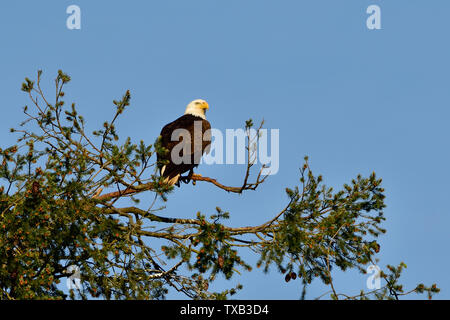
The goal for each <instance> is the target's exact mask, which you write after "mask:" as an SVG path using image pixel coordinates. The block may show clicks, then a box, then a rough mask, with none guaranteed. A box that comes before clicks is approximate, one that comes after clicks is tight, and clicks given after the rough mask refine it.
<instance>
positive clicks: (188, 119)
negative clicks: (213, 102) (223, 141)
mask: <svg viewBox="0 0 450 320" xmlns="http://www.w3.org/2000/svg"><path fill="white" fill-rule="evenodd" d="M177 129H184V130H187V131H186V132H189V136H190V141H184V139H183V133H182V132H181V131H180V132H181V133H180V135H179V136H178V135H176V134H175V135H174V137H172V134H173V133H174V132H175V133H176V130H177ZM210 129H211V125H210V124H209V122H208V121H207V120H205V119H202V118H201V117H198V116H194V115H191V114H185V115H183V116H181V117H179V118H178V119H176V120H175V121H172V122H171V123H169V124H167V125H165V126H164V128H162V130H161V134H160V136H161V145H162V146H163V147H164V148H165V149H167V150H168V152H167V153H166V154H164V155H162V154H158V164H159V169H160V173H161V176H162V177H165V178H166V182H168V183H169V184H175V183H177V182H178V179H179V177H180V175H181V174H183V173H185V172H188V171H189V174H192V170H193V169H194V168H195V167H197V166H198V164H199V163H200V159H201V157H202V155H203V153H204V152H205V151H206V152H209V148H210V145H211V130H210ZM194 130H197V132H194ZM172 140H174V141H172ZM179 144H180V145H179ZM177 145H178V146H177ZM183 147H185V148H183ZM174 148H176V149H175V150H174ZM172 150H174V153H172ZM183 150H185V151H186V150H188V152H189V154H187V155H185V154H184V153H183ZM180 158H183V161H181V163H180ZM164 160H166V161H164ZM186 160H187V161H186ZM167 161H168V163H167V164H164V163H163V162H167Z"/></svg>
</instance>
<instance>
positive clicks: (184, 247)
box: [0, 71, 439, 299]
mask: <svg viewBox="0 0 450 320" xmlns="http://www.w3.org/2000/svg"><path fill="white" fill-rule="evenodd" d="M41 76H42V72H41V71H38V74H37V79H36V81H32V80H30V79H28V78H26V79H25V82H24V83H23V84H22V90H23V91H24V92H25V93H26V94H28V96H29V99H30V101H31V103H32V104H31V107H27V106H26V107H25V108H24V114H25V116H26V119H25V121H24V122H23V123H21V124H20V127H19V128H18V129H11V131H12V132H14V133H17V134H19V138H18V140H17V144H16V145H14V146H11V147H8V148H6V149H0V161H1V167H0V181H1V185H0V214H1V216H0V229H1V233H0V263H1V268H0V289H1V290H0V297H1V298H2V299H67V298H72V299H76V298H82V299H89V298H93V297H99V298H104V299H163V298H164V297H165V295H166V294H167V292H168V290H177V291H179V292H182V293H183V294H184V295H185V296H186V297H187V298H192V299H226V298H228V297H230V296H231V295H233V294H235V293H236V292H237V290H239V289H241V288H242V286H241V285H238V286H236V287H231V288H229V289H228V290H225V291H223V292H212V291H210V283H212V282H213V281H214V279H215V277H216V276H217V275H218V274H222V275H224V276H225V278H226V279H230V278H231V277H232V276H233V275H234V274H235V273H236V272H239V270H241V271H242V270H245V271H247V272H251V271H252V266H250V265H249V264H248V263H246V262H245V261H244V260H243V259H242V257H241V256H240V251H241V250H242V249H243V248H249V249H251V250H252V251H253V252H254V253H255V254H256V255H257V256H258V257H259V260H258V262H257V264H256V267H258V268H259V267H262V268H263V270H265V271H268V270H269V267H270V266H271V265H274V266H276V267H277V268H278V270H279V271H280V272H282V273H284V274H285V276H284V277H285V280H286V281H294V280H295V281H298V283H299V285H301V286H303V295H304V294H305V292H306V291H305V290H306V288H307V286H308V284H310V283H311V281H313V280H314V279H316V278H319V279H320V280H321V281H322V282H323V283H325V284H327V285H329V286H330V288H331V292H332V293H331V296H330V297H331V298H333V299H341V298H344V299H368V298H376V299H398V298H399V297H400V296H402V295H406V294H409V293H413V292H416V293H427V294H428V297H429V298H431V296H432V295H433V294H434V293H437V292H439V289H438V288H437V287H436V285H435V284H433V285H432V286H430V287H427V286H425V285H423V284H419V285H418V286H417V287H416V288H413V289H411V290H410V291H405V290H404V289H403V287H402V285H401V284H399V278H400V276H401V272H402V270H403V269H404V268H405V267H406V265H405V264H404V263H403V262H402V263H400V264H399V266H397V267H394V266H388V267H387V270H386V271H383V272H381V277H382V278H383V279H384V285H383V286H382V287H381V288H380V289H376V290H373V291H369V292H361V293H360V294H358V295H354V296H349V295H346V294H343V293H339V292H337V291H336V289H335V288H334V285H333V277H332V271H333V270H334V269H340V270H344V271H345V270H348V269H358V270H359V271H361V272H362V273H365V272H366V267H367V265H369V264H371V263H375V262H376V261H375V254H376V253H377V252H379V250H380V245H379V244H378V243H377V241H376V239H377V237H378V236H379V235H380V234H382V233H384V232H385V230H384V229H383V228H382V227H381V223H382V221H384V220H385V217H384V215H383V209H384V208H385V203H384V199H385V195H384V189H383V188H382V186H381V179H379V178H377V177H376V175H375V173H373V174H371V175H370V176H369V177H367V178H364V177H362V176H361V175H358V176H357V177H356V178H355V179H353V180H352V181H351V183H349V184H344V186H343V189H342V190H339V191H337V192H335V191H334V190H333V189H332V188H328V187H327V186H326V185H325V184H324V183H323V181H322V180H323V178H322V176H320V175H318V176H316V175H314V174H313V173H312V171H311V168H310V166H309V163H308V158H305V162H304V164H303V166H302V167H301V168H300V177H299V185H298V186H296V187H294V188H286V194H287V198H288V201H287V204H286V206H285V207H284V208H283V209H282V210H281V211H280V212H278V213H276V214H275V215H274V216H273V218H272V219H271V220H269V221H267V222H265V223H263V224H261V225H257V226H253V227H230V226H227V225H226V220H227V219H228V218H229V213H228V212H225V211H223V210H222V209H221V208H219V207H218V208H216V212H215V213H214V214H213V215H211V216H209V217H207V216H206V215H203V214H201V213H197V215H196V217H195V218H192V219H182V218H176V217H170V218H168V217H164V216H161V215H158V212H159V211H160V208H154V204H155V202H154V203H153V204H151V205H150V208H148V207H149V204H148V203H145V204H140V202H139V201H138V199H136V198H135V196H136V195H138V194H141V193H153V194H154V198H155V201H156V199H160V200H162V201H167V200H168V194H169V193H170V192H175V191H174V189H173V187H172V186H168V185H166V184H165V183H163V181H162V179H161V178H160V177H159V176H158V174H157V173H156V172H155V170H154V161H155V158H156V155H155V153H158V152H165V150H164V148H163V147H162V146H161V145H160V143H159V140H156V141H155V143H154V144H150V145H147V144H145V143H144V141H142V140H141V141H140V142H139V143H133V142H132V140H131V138H127V139H126V140H125V142H124V143H119V136H118V133H117V130H116V122H117V121H118V119H119V118H120V116H121V115H122V114H123V113H124V111H125V110H126V109H127V107H129V105H130V98H131V95H130V92H129V91H127V92H126V93H125V94H124V95H123V97H122V98H121V99H120V100H114V101H113V103H114V105H115V112H114V114H113V117H112V120H111V121H110V122H108V121H106V122H104V124H103V127H102V128H100V129H99V130H96V131H94V132H93V133H92V134H88V133H87V132H86V131H85V119H84V118H83V117H82V116H81V115H80V114H79V113H78V111H77V109H76V107H75V104H73V103H72V104H71V105H70V107H66V104H65V101H64V91H63V89H64V88H65V86H66V85H67V83H69V82H70V80H71V78H70V77H69V76H68V75H67V74H65V73H64V72H62V71H59V72H58V75H57V77H56V79H55V92H56V96H55V100H54V101H55V102H54V103H50V100H48V99H47V97H46V96H45V94H44V92H43V90H42V89H41V86H40V82H41ZM253 126H254V125H253V122H252V121H251V120H248V121H246V123H245V128H246V130H248V131H249V130H250V129H251V128H252V127H253ZM261 127H262V124H261V126H260V127H259V128H258V129H257V131H259V130H261ZM258 136H259V135H258V134H257V135H256V137H255V138H253V139H258ZM253 143H254V141H252V138H250V135H248V140H247V152H248V158H249V159H252V158H253V156H254V150H253V149H252V148H250V146H251V145H252V144H253ZM253 166H254V162H252V161H249V164H248V166H247V170H246V173H245V175H244V182H243V183H242V184H239V185H241V186H239V187H230V186H225V185H223V184H221V183H219V182H218V181H217V180H216V179H213V178H208V177H202V176H199V175H194V176H193V177H192V180H193V182H194V183H196V182H202V183H211V184H212V185H214V186H215V187H217V188H220V189H223V190H224V192H234V193H245V192H252V191H254V190H256V189H257V188H258V186H259V185H260V184H262V183H264V182H265V179H266V177H265V176H262V175H261V172H262V171H259V173H258V174H256V175H255V176H256V178H255V180H254V181H250V177H252V174H251V171H252V169H253ZM260 169H263V168H260ZM176 192H182V190H181V189H180V190H177V191H176ZM255 192H257V191H255ZM119 200H120V201H119ZM127 202H128V205H127V206H123V203H127ZM119 203H120V204H121V205H119ZM71 266H77V267H78V269H79V272H80V277H81V279H80V280H81V284H82V285H81V286H79V287H76V288H72V289H71V290H69V292H67V291H66V292H64V290H62V286H61V285H60V282H61V279H64V278H67V277H71V276H73V274H74V271H73V268H72V269H71V268H70V267H71ZM165 266H168V267H165ZM181 266H183V268H182V267H181ZM71 270H72V271H71Z"/></svg>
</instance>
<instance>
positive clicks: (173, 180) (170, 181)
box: [164, 174, 180, 186]
mask: <svg viewBox="0 0 450 320" xmlns="http://www.w3.org/2000/svg"><path fill="white" fill-rule="evenodd" d="M179 178H180V174H177V175H176V176H174V177H172V178H171V177H167V178H165V179H164V183H167V184H168V185H171V186H173V185H174V184H175V183H177V182H178V179H179Z"/></svg>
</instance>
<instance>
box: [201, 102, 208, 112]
mask: <svg viewBox="0 0 450 320" xmlns="http://www.w3.org/2000/svg"><path fill="white" fill-rule="evenodd" d="M202 109H205V110H208V109H209V105H208V102H206V101H205V102H203V104H202Z"/></svg>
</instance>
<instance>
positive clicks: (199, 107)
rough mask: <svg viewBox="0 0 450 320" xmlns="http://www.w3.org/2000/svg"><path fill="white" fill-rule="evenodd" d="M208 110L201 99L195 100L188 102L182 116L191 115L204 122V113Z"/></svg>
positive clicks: (206, 103) (207, 106)
mask: <svg viewBox="0 0 450 320" xmlns="http://www.w3.org/2000/svg"><path fill="white" fill-rule="evenodd" d="M208 109H209V105H208V102H206V101H205V100H202V99H197V100H194V101H192V102H190V103H189V104H188V105H187V107H186V111H185V112H184V114H192V115H193V116H197V117H200V118H202V119H204V120H206V115H205V112H206V110H208Z"/></svg>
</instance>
